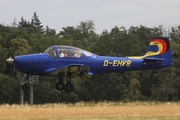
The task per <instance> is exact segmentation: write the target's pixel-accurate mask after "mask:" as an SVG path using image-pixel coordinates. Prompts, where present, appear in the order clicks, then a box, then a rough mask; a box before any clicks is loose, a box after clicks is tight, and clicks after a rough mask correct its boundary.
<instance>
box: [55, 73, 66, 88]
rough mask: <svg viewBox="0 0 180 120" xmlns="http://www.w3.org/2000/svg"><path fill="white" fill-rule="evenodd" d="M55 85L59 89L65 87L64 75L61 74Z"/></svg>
mask: <svg viewBox="0 0 180 120" xmlns="http://www.w3.org/2000/svg"><path fill="white" fill-rule="evenodd" d="M55 87H56V89H57V90H59V91H61V90H63V89H64V83H63V76H59V82H57V83H56V84H55Z"/></svg>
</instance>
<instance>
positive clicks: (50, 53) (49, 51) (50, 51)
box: [44, 47, 56, 58]
mask: <svg viewBox="0 0 180 120" xmlns="http://www.w3.org/2000/svg"><path fill="white" fill-rule="evenodd" d="M44 53H45V54H46V55H48V56H49V57H51V58H56V51H55V50H54V48H52V47H49V48H48V49H46V50H45V52H44Z"/></svg>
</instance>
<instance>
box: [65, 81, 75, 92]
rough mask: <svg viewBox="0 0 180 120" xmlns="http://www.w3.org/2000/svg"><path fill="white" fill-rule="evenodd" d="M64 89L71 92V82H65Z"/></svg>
mask: <svg viewBox="0 0 180 120" xmlns="http://www.w3.org/2000/svg"><path fill="white" fill-rule="evenodd" d="M64 90H65V91H66V92H68V93H69V92H71V91H72V90H73V85H72V84H71V83H70V84H66V85H65V88H64Z"/></svg>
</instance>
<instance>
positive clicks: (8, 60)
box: [6, 49, 14, 76]
mask: <svg viewBox="0 0 180 120" xmlns="http://www.w3.org/2000/svg"><path fill="white" fill-rule="evenodd" d="M6 62H7V63H9V64H10V65H11V70H12V76H13V69H14V49H13V53H12V54H11V56H10V57H9V58H8V59H7V60H6Z"/></svg>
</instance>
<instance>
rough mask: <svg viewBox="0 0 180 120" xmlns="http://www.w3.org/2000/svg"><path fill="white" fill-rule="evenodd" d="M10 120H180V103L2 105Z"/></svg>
mask: <svg viewBox="0 0 180 120" xmlns="http://www.w3.org/2000/svg"><path fill="white" fill-rule="evenodd" d="M0 119H10V120H42V119H43V120H59V119H62V120H72V119H73V120H180V103H157V102H133V103H121V102H99V103H94V102H89V103H85V102H79V103H76V104H45V105H34V106H32V107H31V106H28V105H23V106H20V105H0Z"/></svg>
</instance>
